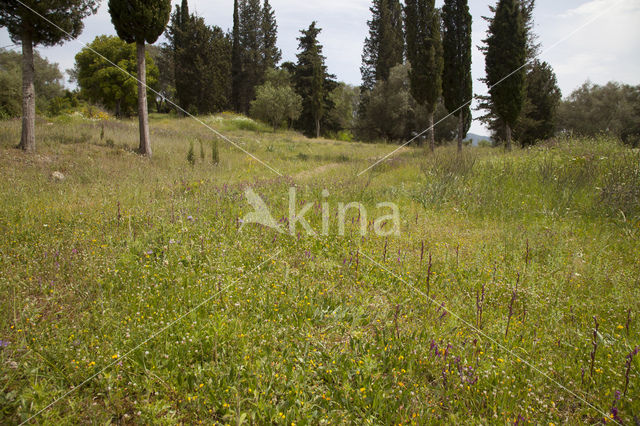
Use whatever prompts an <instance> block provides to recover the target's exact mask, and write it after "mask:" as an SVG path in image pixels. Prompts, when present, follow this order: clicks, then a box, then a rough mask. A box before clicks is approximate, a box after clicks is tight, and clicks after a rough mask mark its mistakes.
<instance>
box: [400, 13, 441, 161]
mask: <svg viewBox="0 0 640 426" xmlns="http://www.w3.org/2000/svg"><path fill="white" fill-rule="evenodd" d="M405 31H406V39H407V58H408V59H409V62H410V63H411V70H410V71H409V81H410V83H411V85H410V86H411V94H412V95H413V98H414V99H415V100H416V101H417V102H418V104H419V105H423V106H424V107H425V108H426V111H427V115H428V117H429V126H430V130H429V142H430V146H431V149H432V150H433V149H434V146H435V133H434V129H433V126H434V123H433V114H434V112H435V110H436V107H437V105H438V102H440V96H441V94H442V70H443V68H444V59H443V56H442V55H443V53H442V38H441V32H440V14H439V12H438V10H437V9H436V7H435V0H407V1H406V4H405Z"/></svg>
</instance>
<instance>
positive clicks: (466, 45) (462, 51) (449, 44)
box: [442, 0, 473, 150]
mask: <svg viewBox="0 0 640 426" xmlns="http://www.w3.org/2000/svg"><path fill="white" fill-rule="evenodd" d="M471 23H472V18H471V13H469V5H468V2H467V0H445V2H444V6H443V7H442V28H443V34H442V45H443V56H444V72H443V77H442V93H443V98H444V104H445V106H446V107H447V110H449V111H450V112H451V113H453V114H454V116H456V117H458V118H459V129H458V150H462V140H463V139H464V137H465V136H466V133H467V130H468V129H466V128H465V126H464V123H465V118H466V117H468V116H470V114H471V107H470V105H471V99H472V97H473V81H472V78H471Z"/></svg>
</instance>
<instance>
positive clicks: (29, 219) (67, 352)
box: [0, 114, 640, 425]
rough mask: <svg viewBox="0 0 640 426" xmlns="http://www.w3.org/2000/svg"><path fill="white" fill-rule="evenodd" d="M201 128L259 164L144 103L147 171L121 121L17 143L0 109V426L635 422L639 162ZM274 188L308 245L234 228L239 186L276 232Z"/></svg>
mask: <svg viewBox="0 0 640 426" xmlns="http://www.w3.org/2000/svg"><path fill="white" fill-rule="evenodd" d="M203 121H205V122H206V123H207V124H208V125H210V126H212V127H213V128H215V129H217V130H219V131H220V132H222V133H223V134H224V135H225V136H228V137H229V138H231V139H232V140H233V141H234V142H237V144H238V145H239V146H241V147H242V148H243V149H245V150H246V151H248V152H250V153H252V154H254V155H255V156H256V157H257V158H259V159H260V160H263V161H265V162H267V163H268V164H269V165H270V166H272V167H273V168H275V169H276V170H278V171H279V172H280V173H281V174H282V176H279V175H277V174H276V173H274V172H272V171H270V170H269V169H268V168H266V167H264V166H263V165H261V164H260V163H259V162H258V161H256V160H255V159H252V158H251V157H249V156H247V155H245V154H244V153H242V152H241V151H239V150H238V149H236V148H234V147H232V146H230V145H229V144H227V143H226V142H223V141H221V140H219V141H217V142H216V138H215V136H214V135H213V134H212V133H211V132H210V131H209V130H207V129H206V128H205V127H204V126H202V125H200V124H198V123H196V122H194V121H193V120H190V119H176V118H169V117H165V116H152V118H151V131H152V133H151V134H152V147H153V149H154V157H153V159H152V160H148V159H145V158H141V157H139V156H138V155H136V154H135V153H134V151H133V150H134V148H135V147H136V146H137V139H138V128H137V122H136V121H133V120H132V121H114V120H104V121H90V120H83V119H82V118H79V117H66V118H57V119H52V120H49V121H45V120H42V121H39V122H38V124H37V135H38V136H37V137H38V143H39V145H38V152H37V153H36V154H33V155H29V154H25V153H23V152H21V151H19V150H17V149H15V148H14V147H15V145H16V144H17V143H18V141H19V138H20V122H19V121H2V122H0V181H1V182H2V185H1V186H0V232H1V233H2V234H3V238H2V239H0V340H1V341H2V344H1V345H0V423H1V424H20V423H22V422H25V421H28V422H29V423H33V424H51V425H59V424H77V423H85V424H105V423H113V424H148V423H158V424H198V423H202V424H278V425H294V424H295V425H304V424H345V423H355V424H385V425H386V424H389V425H391V424H443V423H445V424H507V423H510V424H542V425H550V424H565V423H566V424H597V423H602V422H618V423H620V424H638V422H640V380H639V379H640V354H637V355H636V356H634V354H633V351H634V349H635V348H637V347H638V345H640V318H639V314H640V285H639V284H640V243H639V238H640V153H639V152H638V151H632V150H630V149H628V148H625V147H624V146H622V145H620V144H618V143H617V142H615V141H613V140H610V139H607V138H606V137H602V138H599V139H561V140H557V141H555V142H548V143H545V144H543V145H540V146H538V147H535V148H532V149H528V150H519V149H518V150H514V152H512V153H505V152H504V151H503V150H501V149H492V148H465V149H466V151H465V154H464V155H463V156H458V155H457V154H456V152H455V149H454V148H449V147H441V148H438V149H437V151H436V152H435V154H430V153H429V152H427V151H425V150H424V149H423V148H420V147H407V148H404V149H402V150H401V151H400V152H399V153H397V155H394V156H393V157H391V158H390V159H389V160H388V161H385V162H384V163H382V164H380V165H379V166H378V167H376V168H374V169H373V170H371V171H370V172H368V173H365V174H363V175H361V176H357V175H358V173H359V172H360V171H362V170H364V169H365V168H367V167H368V166H369V165H371V164H372V163H373V162H374V161H375V160H376V159H377V158H380V157H381V156H383V155H385V154H387V153H389V152H390V151H392V150H393V149H395V148H396V146H395V145H384V144H362V143H356V142H340V141H332V140H309V139H306V138H304V137H302V136H300V135H299V134H297V133H294V132H280V133H273V132H272V131H271V130H270V129H269V128H268V127H266V126H263V125H261V124H259V123H256V122H253V121H251V120H248V119H245V118H242V117H237V116H233V115H230V114H222V115H219V116H216V117H206V118H203ZM190 146H193V155H192V159H193V161H194V162H195V164H193V165H192V164H190V163H189V162H188V161H187V156H188V152H189V149H190ZM214 146H217V151H218V155H219V161H218V162H217V164H216V161H215V159H214V154H213V152H212V151H213V149H214V148H213V147H214ZM54 172H60V173H62V174H63V175H64V179H63V180H59V179H56V178H54V177H53V173H54ZM291 186H296V188H297V198H298V205H299V207H298V209H300V208H302V206H303V205H304V204H306V203H309V202H312V203H314V205H313V208H312V209H311V210H310V211H309V213H308V214H307V215H306V218H307V220H308V221H309V223H310V224H311V226H312V227H313V228H314V229H315V230H316V231H317V232H318V233H319V231H320V229H321V227H322V217H321V203H323V202H328V203H329V206H330V212H331V220H330V235H329V236H322V235H318V236H315V237H313V236H309V235H306V234H305V233H304V232H302V228H301V227H300V226H298V231H299V233H298V234H297V235H295V236H291V235H288V234H280V233H278V232H276V231H274V230H272V229H268V228H264V227H261V226H259V225H255V224H246V226H244V227H243V228H242V230H241V231H239V228H240V227H241V225H242V223H241V220H240V219H242V218H243V217H244V215H245V214H247V213H249V212H250V211H252V208H251V207H250V206H249V204H248V203H247V201H246V199H245V195H244V190H245V188H246V187H251V188H252V189H253V190H254V191H255V192H256V193H258V194H260V195H261V196H262V198H263V199H264V200H265V202H266V203H267V205H268V206H269V207H270V208H271V209H272V212H273V216H274V218H275V219H276V220H282V221H285V220H286V219H285V218H286V217H288V216H289V198H288V194H289V188H290V187H291ZM323 190H327V191H328V192H329V194H330V195H329V196H328V197H326V198H325V197H323V195H322V193H323ZM340 202H344V203H349V202H361V203H362V204H363V205H364V206H365V207H366V208H367V211H368V213H369V215H368V217H367V224H366V225H367V228H368V230H369V232H368V233H367V234H366V235H365V236H361V235H360V232H359V231H360V227H359V223H358V214H357V211H356V210H350V211H349V215H348V217H347V221H346V234H345V235H344V236H338V235H337V234H338V232H337V231H338V226H337V218H336V211H337V210H336V209H337V206H338V203H340ZM381 202H393V203H396V204H397V205H398V206H399V208H400V216H401V222H402V223H401V232H400V236H389V237H378V236H376V235H375V233H374V232H373V231H372V230H373V224H372V222H373V220H374V219H375V218H376V217H378V216H380V215H381V213H380V210H379V209H377V208H376V206H377V204H378V203H381ZM78 385H81V386H79V387H76V386H78ZM54 402H55V403H54ZM52 403H54V404H52ZM51 404H52V405H51ZM33 416H36V417H33Z"/></svg>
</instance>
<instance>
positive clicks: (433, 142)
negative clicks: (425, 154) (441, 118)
mask: <svg viewBox="0 0 640 426" xmlns="http://www.w3.org/2000/svg"><path fill="white" fill-rule="evenodd" d="M433 127H434V126H433V113H432V112H430V113H429V149H430V150H431V152H434V151H435V150H436V134H435V129H434V128H433Z"/></svg>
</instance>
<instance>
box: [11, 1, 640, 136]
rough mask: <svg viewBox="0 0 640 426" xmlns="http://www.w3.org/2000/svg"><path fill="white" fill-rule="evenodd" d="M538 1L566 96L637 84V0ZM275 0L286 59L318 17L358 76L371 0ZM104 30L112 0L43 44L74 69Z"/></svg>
mask: <svg viewBox="0 0 640 426" xmlns="http://www.w3.org/2000/svg"><path fill="white" fill-rule="evenodd" d="M173 3H174V4H177V3H179V1H177V0H174V1H173ZM442 3H443V0H437V1H436V5H437V6H441V5H442ZM536 3H537V5H536V10H535V12H534V20H535V30H534V31H535V33H536V34H537V35H538V36H539V41H540V43H542V51H541V54H540V56H539V58H540V59H541V60H544V61H547V62H548V63H549V64H551V66H552V67H553V68H554V70H555V72H556V75H557V78H558V83H559V86H560V88H561V89H562V93H563V95H564V96H568V95H569V94H570V93H571V92H572V91H573V90H574V89H576V88H577V87H579V86H580V85H582V84H583V83H584V82H585V81H587V80H590V81H591V82H592V83H594V84H604V83H607V82H608V81H619V82H623V83H627V84H632V85H638V84H640V26H639V25H638V24H637V23H638V22H640V0H613V1H612V0H586V1H585V0H582V1H581V0H561V1H559V0H538V1H537V2H536ZM490 4H495V1H490V2H483V1H476V0H470V1H469V6H470V9H471V14H472V16H473V46H474V52H473V65H472V72H473V79H474V93H476V94H485V93H487V88H486V87H485V86H484V85H483V84H482V83H480V82H479V81H478V79H479V78H481V77H483V76H484V57H483V55H482V54H481V53H480V51H479V50H477V48H476V46H478V45H480V44H481V43H482V39H483V38H484V37H485V34H486V30H487V25H486V23H485V21H484V20H483V19H482V16H488V15H489V14H490V12H489V5H490ZM189 5H190V10H191V12H195V13H197V14H198V15H200V16H202V17H204V18H205V21H206V22H207V23H208V24H210V25H217V26H219V27H221V28H222V29H224V30H228V29H230V28H231V26H232V24H233V21H232V17H233V0H190V2H189ZM271 5H272V7H273V9H274V10H275V14H276V19H277V22H278V27H279V29H278V46H279V47H280V48H281V49H282V52H283V60H285V61H295V54H296V50H297V46H298V42H297V40H296V38H297V37H298V36H299V31H300V30H301V29H303V28H306V27H308V26H309V24H311V22H312V21H314V20H315V21H317V22H318V26H319V27H320V28H322V33H321V34H320V36H319V39H320V42H321V43H322V44H323V45H324V54H325V56H326V57H327V66H328V68H329V72H330V73H332V74H335V75H336V76H337V78H338V79H339V80H341V81H345V82H347V83H349V84H353V85H359V84H360V81H361V80H360V64H361V55H362V47H363V44H364V40H365V37H366V36H367V34H368V27H367V20H368V19H370V15H371V14H370V12H369V7H370V5H371V0H304V1H301V0H271ZM101 34H113V35H115V31H114V29H113V25H112V24H111V20H110V17H109V13H108V11H107V0H102V4H101V7H100V9H99V11H98V13H97V14H96V15H94V16H91V17H89V18H87V19H86V20H85V29H84V31H83V33H82V35H81V36H80V37H79V38H78V39H77V40H75V41H68V42H66V43H65V44H63V45H62V46H55V47H50V48H42V47H40V48H38V50H39V51H40V53H41V54H42V55H43V56H45V57H46V58H47V59H48V60H50V61H51V62H56V63H58V64H59V65H60V68H61V70H66V69H70V68H72V67H73V64H74V57H75V55H76V53H78V52H79V51H80V49H82V47H83V45H82V43H90V42H91V41H92V40H93V39H94V38H95V37H96V36H97V35H101ZM159 42H162V38H161V39H160V40H159ZM11 44H12V42H11V40H10V38H9V36H8V34H7V32H6V30H5V29H4V28H2V29H0V47H4V46H7V45H11ZM12 48H13V49H19V47H12ZM474 115H476V116H477V115H479V113H478V112H474ZM470 132H472V133H477V134H481V135H486V134H487V133H488V132H487V130H486V129H485V128H484V127H483V126H482V124H481V123H479V122H477V121H474V122H473V124H472V127H471V130H470Z"/></svg>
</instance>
